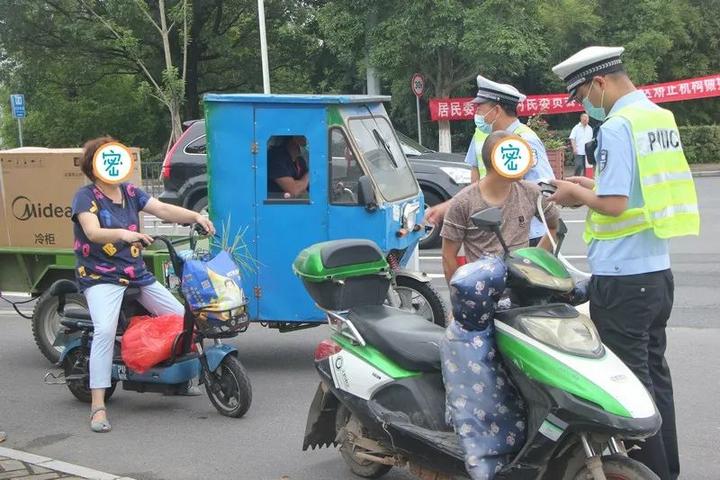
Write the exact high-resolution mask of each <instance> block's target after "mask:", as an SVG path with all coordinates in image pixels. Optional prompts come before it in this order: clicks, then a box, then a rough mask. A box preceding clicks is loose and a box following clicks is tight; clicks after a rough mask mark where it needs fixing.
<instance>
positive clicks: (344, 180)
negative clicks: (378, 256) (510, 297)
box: [204, 94, 445, 331]
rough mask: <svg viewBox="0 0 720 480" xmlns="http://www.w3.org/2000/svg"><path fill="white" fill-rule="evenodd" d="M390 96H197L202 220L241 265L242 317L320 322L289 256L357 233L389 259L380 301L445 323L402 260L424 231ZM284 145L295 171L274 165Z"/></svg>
mask: <svg viewBox="0 0 720 480" xmlns="http://www.w3.org/2000/svg"><path fill="white" fill-rule="evenodd" d="M389 100H390V97H381V96H359V95H358V96H356V95H258V94H208V95H206V96H205V98H204V101H205V114H206V130H207V142H208V183H209V202H210V205H209V211H210V217H211V219H212V220H213V222H214V224H215V226H216V228H218V231H219V236H220V237H221V238H222V242H223V243H224V245H222V247H223V248H225V249H228V248H230V249H231V250H233V251H234V252H235V254H236V258H238V259H239V262H240V263H241V264H244V274H243V288H244V290H245V292H247V293H248V297H249V305H248V307H249V316H250V320H251V321H255V322H261V323H263V325H266V326H269V327H271V328H278V329H279V330H280V331H290V330H297V329H300V328H306V327H311V326H315V325H318V324H321V323H324V322H325V315H324V313H323V312H322V311H321V310H320V309H318V308H317V306H316V305H315V304H314V302H313V301H312V299H311V298H310V296H308V295H307V293H306V292H305V289H304V288H303V286H302V284H301V283H300V281H299V280H298V278H297V277H296V276H295V275H294V274H293V271H292V262H293V260H294V258H295V257H296V255H297V253H298V252H299V251H301V250H302V249H304V248H306V247H308V246H309V245H312V244H314V243H318V242H322V241H328V240H338V239H344V238H365V239H368V240H372V241H373V242H375V243H376V244H377V245H379V246H380V248H381V249H382V251H383V253H384V255H385V256H386V259H387V261H388V263H389V265H390V268H391V272H390V275H391V277H392V285H393V288H392V289H390V294H389V298H388V302H389V303H390V304H391V305H393V306H396V307H400V308H404V309H408V310H414V311H416V312H419V313H420V314H422V315H424V316H425V317H426V318H427V319H428V320H430V321H432V322H434V323H436V324H439V325H443V326H444V325H445V308H444V305H443V301H442V299H441V297H440V296H439V294H438V293H437V291H436V290H435V289H434V288H433V287H432V286H431V285H430V277H429V276H427V275H425V274H422V273H418V272H412V271H409V270H407V269H406V267H407V266H408V264H409V262H410V259H411V257H412V255H413V253H414V252H415V250H416V246H417V244H418V242H419V240H420V238H421V237H422V236H423V234H424V231H423V227H422V225H421V223H422V219H423V216H424V211H423V198H422V192H421V190H420V188H419V186H418V183H417V180H416V179H415V176H414V175H413V172H412V170H411V168H410V166H409V165H408V162H407V159H406V158H405V155H404V154H403V151H402V149H401V147H400V143H399V141H398V139H397V136H396V134H395V130H394V129H393V126H392V124H391V123H390V120H389V118H388V115H387V112H386V111H385V108H384V106H383V102H385V101H389ZM291 144H293V145H295V146H289V145H291ZM293 149H295V150H294V152H293ZM288 152H290V153H288ZM294 154H297V155H298V157H302V158H301V159H300V158H297V157H295V158H294V160H295V162H294V163H292V166H293V167H292V168H297V169H298V172H297V173H298V175H295V174H294V172H293V170H292V169H291V170H290V173H284V174H283V173H282V170H283V169H286V167H288V164H287V163H288V160H287V159H288V158H289V157H293V155H294ZM283 162H285V163H283ZM302 169H304V170H302ZM278 171H281V173H280V175H281V176H282V175H286V179H287V178H291V177H292V178H293V179H294V180H292V181H288V183H295V184H298V183H301V180H298V179H299V178H302V177H301V174H303V173H306V174H307V175H306V176H305V177H304V178H302V182H305V183H304V185H306V188H305V189H304V190H303V191H298V189H297V188H288V189H284V186H282V185H281V183H282V182H280V181H279V180H278ZM288 176H289V177H288Z"/></svg>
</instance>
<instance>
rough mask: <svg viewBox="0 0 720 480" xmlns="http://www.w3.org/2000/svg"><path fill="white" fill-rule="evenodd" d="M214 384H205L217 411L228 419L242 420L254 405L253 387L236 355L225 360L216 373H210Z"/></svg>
mask: <svg viewBox="0 0 720 480" xmlns="http://www.w3.org/2000/svg"><path fill="white" fill-rule="evenodd" d="M210 378H211V381H212V384H208V383H207V382H206V383H205V391H206V392H207V394H208V397H209V398H210V401H211V402H212V404H213V406H214V407H215V409H217V411H218V412H220V414H221V415H225V416H226V417H233V418H240V417H242V416H243V415H245V414H246V413H247V411H248V409H249V408H250V404H251V403H252V387H251V386H250V379H249V378H248V375H247V372H246V371H245V368H244V367H243V366H242V363H240V360H238V359H237V357H235V356H234V355H227V356H225V358H223V360H222V362H220V365H219V366H218V367H217V368H216V369H215V371H213V372H210Z"/></svg>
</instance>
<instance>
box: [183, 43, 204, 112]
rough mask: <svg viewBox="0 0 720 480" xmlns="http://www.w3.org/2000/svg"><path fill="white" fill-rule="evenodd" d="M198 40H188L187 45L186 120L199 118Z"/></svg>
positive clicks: (199, 51)
mask: <svg viewBox="0 0 720 480" xmlns="http://www.w3.org/2000/svg"><path fill="white" fill-rule="evenodd" d="M201 48H202V47H201V45H200V44H199V42H190V45H189V46H188V60H187V62H188V63H187V77H186V78H185V98H186V99H187V103H186V104H185V115H186V117H185V118H187V119H188V120H195V119H198V118H200V97H199V94H198V80H199V76H200V72H199V69H200V53H201Z"/></svg>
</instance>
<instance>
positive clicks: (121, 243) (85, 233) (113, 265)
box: [72, 137, 215, 432]
mask: <svg viewBox="0 0 720 480" xmlns="http://www.w3.org/2000/svg"><path fill="white" fill-rule="evenodd" d="M113 141H115V140H113V139H112V138H110V137H102V138H96V139H94V140H90V141H89V142H87V143H86V144H85V145H84V147H83V156H82V160H81V164H80V167H81V169H82V171H83V173H84V174H85V176H87V177H88V178H89V179H90V180H91V181H92V182H93V183H92V184H90V185H86V186H84V187H82V188H80V189H79V190H78V191H77V193H76V194H75V198H74V199H73V204H72V220H73V222H74V227H73V228H74V234H75V244H74V250H75V256H76V258H77V268H76V272H75V273H76V277H77V281H78V284H79V286H80V290H81V291H82V292H83V293H84V295H85V298H86V299H87V303H88V309H89V310H90V316H91V317H92V321H93V325H94V327H95V328H94V334H93V342H92V347H91V350H90V389H91V393H92V407H91V420H90V426H91V428H92V430H93V431H95V432H109V431H110V429H111V427H110V422H109V421H108V419H107V411H106V408H105V389H106V388H108V387H110V376H111V370H112V357H113V350H114V346H115V334H116V330H117V324H118V316H119V314H120V307H121V304H122V299H123V294H124V293H125V289H126V288H127V287H130V286H132V287H139V288H140V291H141V294H140V298H139V301H140V303H141V304H142V305H143V306H144V307H145V308H146V309H147V310H148V311H149V312H150V313H152V314H153V315H164V314H173V313H175V314H179V315H182V314H183V312H184V308H183V306H182V304H181V303H180V302H178V301H177V299H176V298H175V297H173V295H172V294H171V293H170V292H169V291H168V290H167V289H166V288H165V287H164V286H163V285H161V284H160V283H159V282H158V281H157V280H155V277H154V276H153V275H152V273H150V272H149V271H148V270H147V269H146V268H145V262H144V261H143V258H142V249H143V248H144V247H145V246H147V245H150V244H151V243H152V242H153V238H152V237H151V236H150V235H147V234H145V233H142V232H141V231H140V219H139V213H140V211H144V212H147V213H150V214H152V215H155V216H156V217H159V218H161V219H163V220H165V221H168V222H176V223H198V224H200V225H202V226H203V228H205V230H207V231H208V232H210V233H211V234H214V233H215V228H214V227H213V224H212V222H210V220H208V219H207V218H205V217H203V216H202V215H200V214H199V213H196V212H193V211H191V210H187V209H185V208H181V207H176V206H174V205H169V204H166V203H162V202H160V201H158V200H156V199H154V198H152V197H151V196H149V195H148V194H147V193H145V192H144V191H142V190H141V189H139V188H137V187H136V186H135V185H133V184H131V183H120V184H108V183H105V182H103V181H102V180H100V179H98V178H96V177H95V175H94V173H93V157H94V155H95V152H96V151H97V149H98V148H100V147H101V146H102V145H104V144H106V143H109V142H113Z"/></svg>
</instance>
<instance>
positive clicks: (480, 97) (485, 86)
mask: <svg viewBox="0 0 720 480" xmlns="http://www.w3.org/2000/svg"><path fill="white" fill-rule="evenodd" d="M477 86H478V92H477V95H476V96H475V99H474V100H473V103H483V102H497V103H504V104H505V105H510V106H511V107H516V106H517V104H518V103H520V102H522V101H523V100H525V95H523V94H522V93H520V91H519V90H518V89H517V88H515V87H513V86H512V85H508V84H506V83H497V82H493V81H492V80H488V79H487V78H485V77H483V76H482V75H478V76H477Z"/></svg>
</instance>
